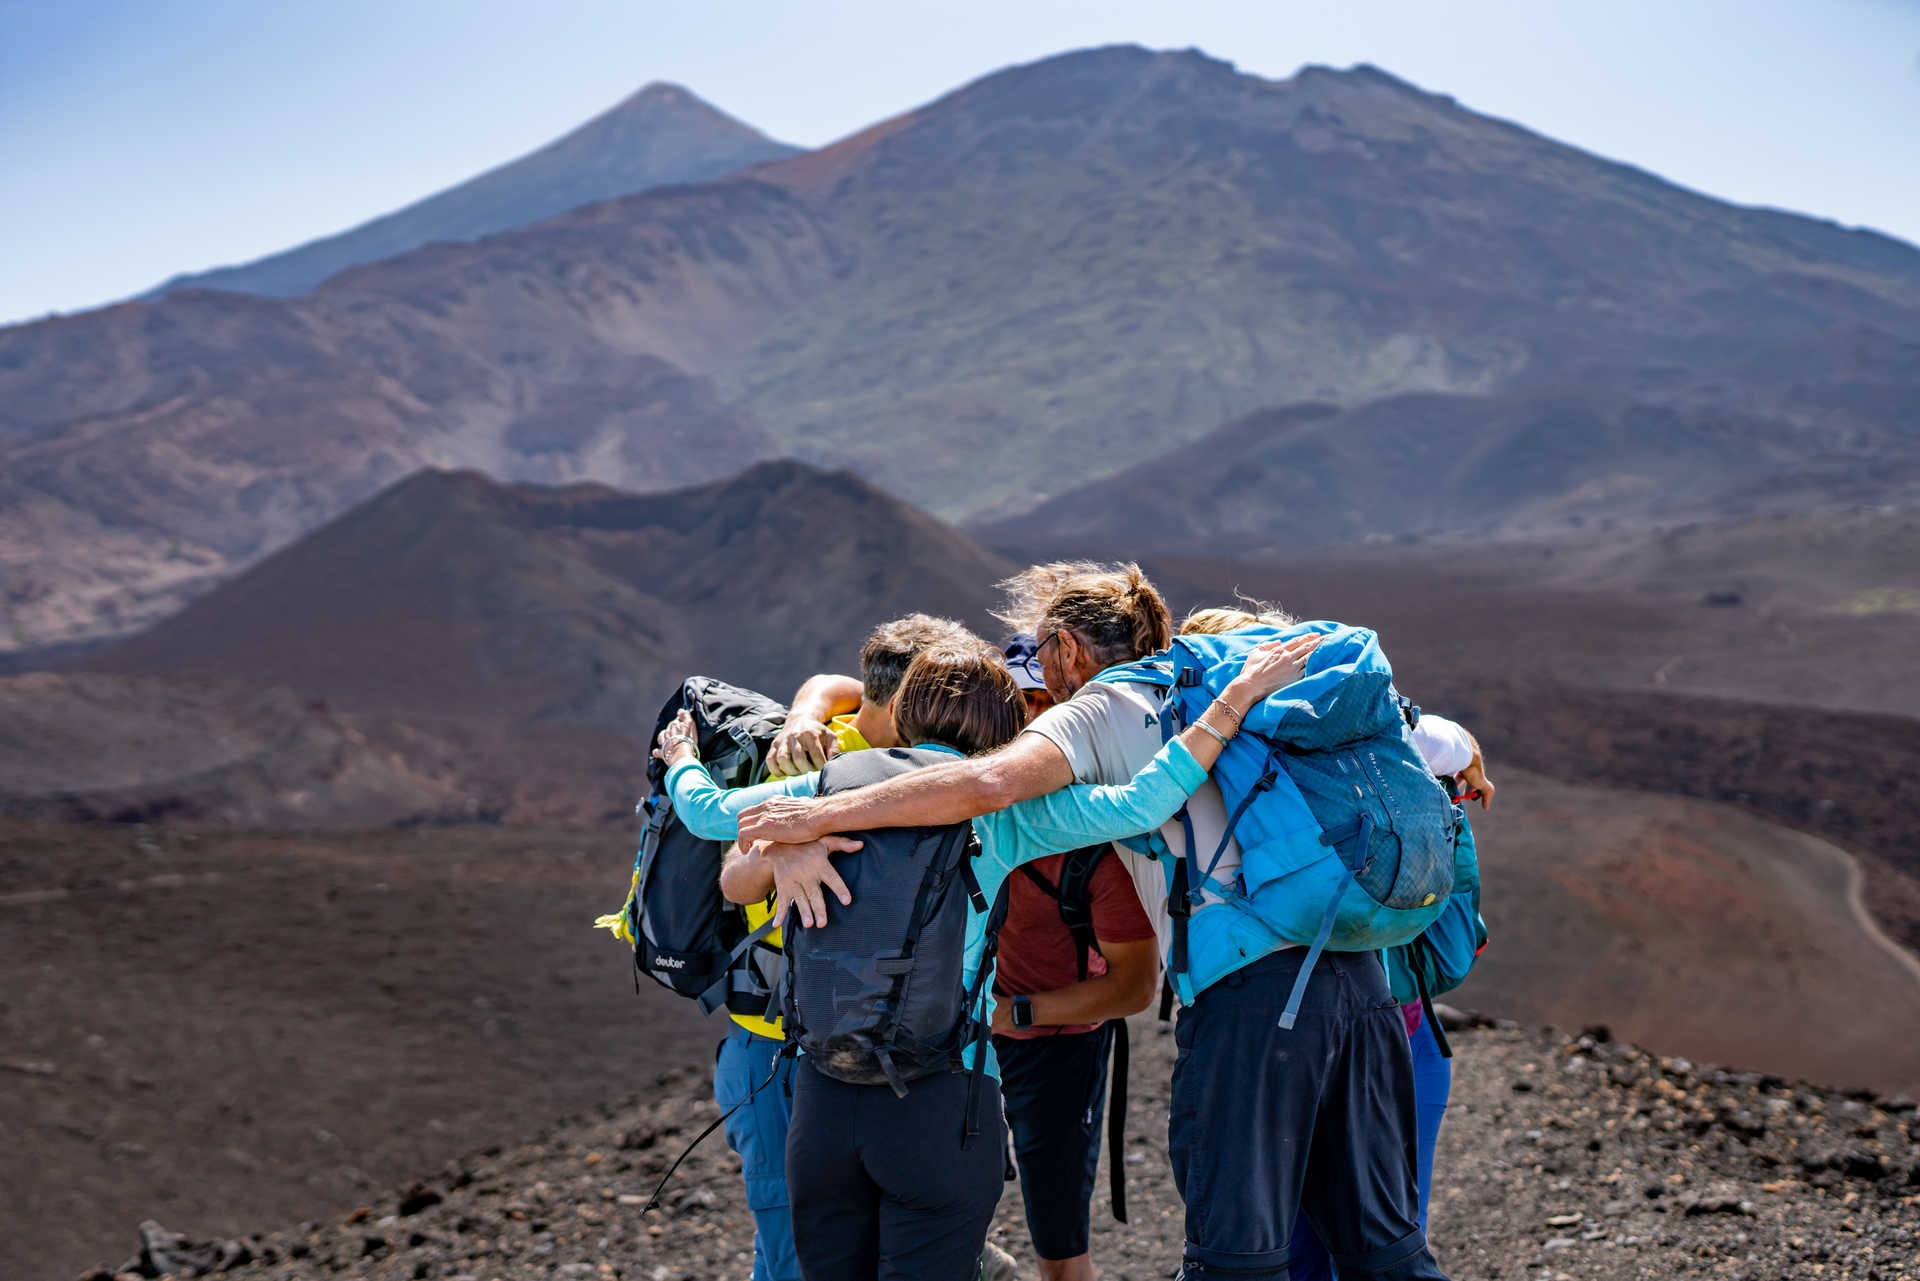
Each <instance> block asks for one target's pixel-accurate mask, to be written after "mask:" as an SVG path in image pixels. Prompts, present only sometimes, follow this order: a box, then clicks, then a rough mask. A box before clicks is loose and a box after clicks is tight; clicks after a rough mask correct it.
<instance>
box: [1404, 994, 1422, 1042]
mask: <svg viewBox="0 0 1920 1281" xmlns="http://www.w3.org/2000/svg"><path fill="white" fill-rule="evenodd" d="M1400 1017H1401V1018H1403V1019H1405V1020H1406V1021H1407V1039H1408V1040H1409V1041H1411V1040H1412V1039H1413V1034H1414V1033H1415V1032H1418V1031H1419V1030H1420V1025H1421V1024H1422V1023H1425V1022H1426V1021H1427V1016H1426V1015H1425V1014H1424V1013H1423V1012H1422V1011H1421V1009H1420V1002H1418V1001H1408V1002H1407V1003H1406V1004H1405V1005H1403V1006H1401V1007H1400Z"/></svg>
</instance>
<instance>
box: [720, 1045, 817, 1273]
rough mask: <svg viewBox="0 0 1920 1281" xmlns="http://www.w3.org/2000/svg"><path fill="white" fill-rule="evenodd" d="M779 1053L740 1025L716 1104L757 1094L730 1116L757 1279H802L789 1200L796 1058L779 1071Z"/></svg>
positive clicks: (724, 1055) (724, 1051)
mask: <svg viewBox="0 0 1920 1281" xmlns="http://www.w3.org/2000/svg"><path fill="white" fill-rule="evenodd" d="M779 1054H780V1042H778V1041H771V1040H768V1039H767V1038H766V1037H764V1036H755V1035H754V1034H753V1033H751V1032H749V1031H747V1029H745V1028H743V1027H735V1028H734V1029H733V1030H732V1031H731V1032H729V1033H727V1036H726V1039H725V1040H723V1041H721V1042H720V1049H719V1051H718V1053H717V1054H716V1056H715V1059H714V1065H713V1101H714V1102H716V1103H718V1104H719V1105H720V1110H721V1111H722V1112H724V1111H726V1110H727V1109H728V1108H730V1107H733V1106H734V1105H735V1104H738V1103H740V1102H741V1101H742V1100H743V1099H746V1098H747V1096H748V1095H749V1094H752V1095H753V1097H752V1101H751V1102H748V1103H746V1104H745V1105H744V1106H742V1107H741V1108H740V1110H739V1111H737V1112H735V1113H734V1114H733V1115H732V1116H730V1117H728V1118H727V1144H728V1146H730V1147H731V1148H732V1149H733V1150H734V1151H735V1152H737V1153H739V1154H740V1172H741V1173H742V1174H743V1175H745V1176H746V1181H747V1208H748V1209H749V1210H751V1211H753V1281H800V1259H799V1256H797V1255H796V1254H795V1253H794V1249H793V1217H792V1215H791V1213H790V1212H789V1210H788V1201H787V1127H788V1125H789V1123H790V1122H791V1121H792V1119H793V1060H792V1059H791V1058H788V1059H781V1060H779V1067H778V1070H777V1071H776V1070H775V1066H774V1064H775V1060H776V1059H777V1058H778V1057H779ZM770 1076H771V1078H772V1079H771V1080H769V1079H768V1078H769V1077H770ZM756 1086H757V1087H759V1093H757V1094H754V1093H753V1091H754V1089H755V1087H756Z"/></svg>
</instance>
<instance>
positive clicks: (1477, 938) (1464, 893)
mask: <svg viewBox="0 0 1920 1281" xmlns="http://www.w3.org/2000/svg"><path fill="white" fill-rule="evenodd" d="M1486 946H1487V923H1486V921H1485V920H1483V919H1481V916H1480V859H1479V856H1478V855H1477V854H1476V853H1475V851H1474V844H1473V829H1472V828H1471V827H1469V826H1468V825H1467V821H1466V819H1465V818H1464V817H1463V818H1462V819H1461V820H1460V834H1459V835H1458V836H1457V837H1455V838H1454V843H1453V893H1452V894H1450V895H1448V896H1447V906H1446V908H1445V910H1443V911H1442V912H1441V913H1440V915H1439V916H1438V917H1437V918H1435V920H1434V922H1433V924H1432V925H1429V926H1428V927H1427V928H1426V929H1425V930H1424V931H1422V932H1421V935H1420V937H1419V938H1417V939H1414V940H1413V941H1412V942H1410V943H1402V944H1401V945H1400V946H1398V947H1390V948H1387V949H1386V950H1385V951H1383V952H1381V954H1380V960H1381V962H1382V963H1383V964H1384V965H1385V966H1386V968H1387V983H1388V985H1389V986H1391V987H1392V988H1393V999H1394V1000H1396V1001H1398V1002H1400V1004H1402V1005H1407V1004H1410V1003H1411V1002H1414V1001H1418V1002H1419V1003H1420V1008H1421V1012H1422V1013H1424V1014H1425V1015H1426V1023H1427V1027H1428V1028H1430V1029H1431V1030H1432V1036H1433V1040H1434V1044H1436V1045H1438V1046H1439V1047H1440V1053H1441V1054H1442V1055H1443V1056H1445V1057H1446V1058H1452V1057H1453V1047H1452V1046H1451V1045H1449V1044H1448V1043H1447V1033H1446V1029H1445V1028H1443V1027H1441V1026H1440V1019H1439V1016H1438V1015H1436V1014H1435V1013H1434V1012H1433V998H1434V997H1436V996H1439V995H1441V994H1442V993H1444V992H1451V991H1453V989H1454V988H1456V987H1459V986H1460V985H1461V984H1462V983H1464V982H1466V980H1467V975H1468V973H1469V972H1471V971H1472V969H1473V963H1474V962H1475V961H1476V960H1478V959H1479V957H1480V953H1481V952H1482V951H1484V950H1485V949H1486Z"/></svg>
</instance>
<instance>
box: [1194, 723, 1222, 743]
mask: <svg viewBox="0 0 1920 1281" xmlns="http://www.w3.org/2000/svg"><path fill="white" fill-rule="evenodd" d="M1194 724H1195V725H1197V726H1199V727H1200V728H1201V729H1203V730H1205V731H1207V733H1209V734H1211V735H1213V736H1214V737H1215V738H1217V739H1219V740H1220V746H1222V747H1225V746H1226V745H1227V736H1226V735H1225V734H1222V733H1221V732H1220V731H1219V730H1217V729H1215V728H1214V727H1213V726H1211V725H1209V724H1207V723H1206V722H1205V721H1195V722H1194Z"/></svg>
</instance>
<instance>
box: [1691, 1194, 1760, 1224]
mask: <svg viewBox="0 0 1920 1281" xmlns="http://www.w3.org/2000/svg"><path fill="white" fill-rule="evenodd" d="M1756 1212H1757V1211H1756V1209H1755V1206H1754V1204H1753V1202H1751V1201H1742V1200H1741V1199H1740V1198H1739V1197H1731V1196H1716V1197H1693V1198H1691V1199H1689V1200H1688V1201H1687V1202H1686V1203H1685V1205H1684V1213H1685V1214H1686V1216H1687V1217H1688V1218H1690V1219H1691V1218H1698V1217H1699V1216H1700V1215H1703V1214H1744V1215H1748V1216H1751V1215H1753V1214H1755V1213H1756Z"/></svg>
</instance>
